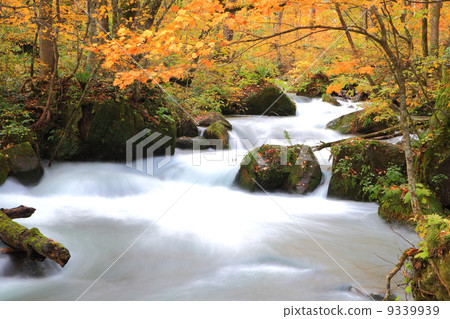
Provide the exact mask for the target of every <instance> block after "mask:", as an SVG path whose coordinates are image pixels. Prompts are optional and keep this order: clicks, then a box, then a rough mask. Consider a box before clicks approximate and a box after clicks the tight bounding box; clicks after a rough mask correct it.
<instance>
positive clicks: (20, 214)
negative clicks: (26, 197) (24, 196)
mask: <svg viewBox="0 0 450 319" xmlns="http://www.w3.org/2000/svg"><path fill="white" fill-rule="evenodd" d="M0 211H2V212H4V213H5V214H6V216H8V217H9V218H11V219H16V218H28V217H30V216H31V215H33V214H34V212H35V211H36V209H35V208H33V207H27V206H23V205H20V206H19V207H16V208H9V209H7V208H0Z"/></svg>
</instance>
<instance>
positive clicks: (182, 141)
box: [176, 136, 211, 150]
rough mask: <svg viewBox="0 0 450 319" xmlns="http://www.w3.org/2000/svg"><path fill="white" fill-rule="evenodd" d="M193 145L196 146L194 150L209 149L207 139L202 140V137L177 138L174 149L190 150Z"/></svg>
mask: <svg viewBox="0 0 450 319" xmlns="http://www.w3.org/2000/svg"><path fill="white" fill-rule="evenodd" d="M194 145H198V146H196V148H197V149H201V150H204V149H207V148H209V147H211V145H210V144H209V141H208V139H206V138H204V137H203V136H196V137H187V136H182V137H179V138H177V142H176V147H178V148H181V149H190V150H192V149H194Z"/></svg>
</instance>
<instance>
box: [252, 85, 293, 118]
mask: <svg viewBox="0 0 450 319" xmlns="http://www.w3.org/2000/svg"><path fill="white" fill-rule="evenodd" d="M243 106H244V107H245V108H246V112H245V113H246V114H250V115H261V114H264V115H277V116H289V115H295V114H296V105H295V103H294V102H292V101H291V99H290V98H289V97H288V96H287V95H286V94H284V93H283V91H281V90H280V89H279V88H278V87H276V86H266V87H264V88H263V89H262V90H260V91H258V92H256V93H253V94H252V95H251V96H249V97H248V98H246V99H245V100H244V102H243Z"/></svg>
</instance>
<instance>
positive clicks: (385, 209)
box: [378, 184, 443, 221]
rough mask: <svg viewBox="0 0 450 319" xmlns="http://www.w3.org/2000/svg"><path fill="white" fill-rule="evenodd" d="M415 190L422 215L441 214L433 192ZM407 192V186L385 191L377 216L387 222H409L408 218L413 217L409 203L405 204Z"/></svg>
mask: <svg viewBox="0 0 450 319" xmlns="http://www.w3.org/2000/svg"><path fill="white" fill-rule="evenodd" d="M417 186H420V185H417ZM417 189H418V191H417V196H418V197H419V202H420V208H421V209H422V213H423V214H424V215H428V214H441V213H442V212H443V208H442V204H441V202H440V201H439V200H438V199H437V198H436V195H435V194H434V193H433V192H431V191H429V190H426V191H424V190H423V188H421V187H418V188H417ZM407 191H408V185H407V184H403V185H399V186H394V187H391V188H390V189H389V190H387V191H386V192H385V194H384V195H383V196H382V197H381V199H380V200H379V204H380V206H379V207H378V215H380V217H381V218H383V219H385V220H387V221H410V218H411V217H413V212H412V209H411V203H410V202H409V201H407V200H406V202H405V196H406V195H407V194H408V193H407Z"/></svg>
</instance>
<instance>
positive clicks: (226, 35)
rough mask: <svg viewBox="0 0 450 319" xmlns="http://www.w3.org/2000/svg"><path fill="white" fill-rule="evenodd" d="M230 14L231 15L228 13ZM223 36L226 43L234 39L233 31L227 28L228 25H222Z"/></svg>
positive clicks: (230, 0) (231, 1)
mask: <svg viewBox="0 0 450 319" xmlns="http://www.w3.org/2000/svg"><path fill="white" fill-rule="evenodd" d="M236 1H237V0H229V1H228V2H229V3H236ZM229 14H231V13H229ZM223 36H224V38H225V40H227V41H232V40H233V37H234V31H233V30H232V29H231V28H230V27H229V26H228V25H226V24H225V25H224V26H223Z"/></svg>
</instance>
